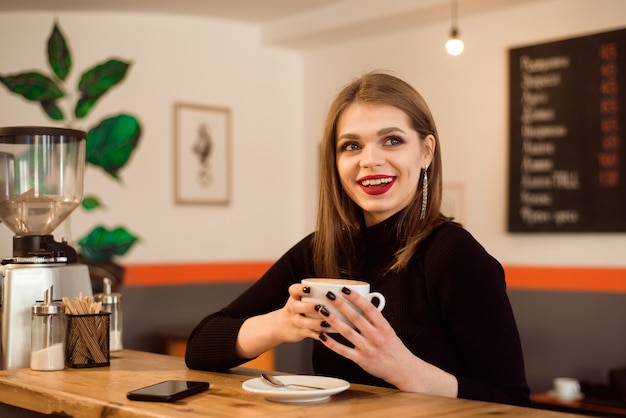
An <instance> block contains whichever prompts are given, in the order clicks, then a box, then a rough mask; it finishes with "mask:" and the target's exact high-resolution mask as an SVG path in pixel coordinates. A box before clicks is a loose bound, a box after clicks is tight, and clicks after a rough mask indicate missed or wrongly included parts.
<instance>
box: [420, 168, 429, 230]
mask: <svg viewBox="0 0 626 418" xmlns="http://www.w3.org/2000/svg"><path fill="white" fill-rule="evenodd" d="M427 203H428V165H426V167H425V168H424V177H423V179H422V214H421V215H420V219H424V218H425V217H426V204H427Z"/></svg>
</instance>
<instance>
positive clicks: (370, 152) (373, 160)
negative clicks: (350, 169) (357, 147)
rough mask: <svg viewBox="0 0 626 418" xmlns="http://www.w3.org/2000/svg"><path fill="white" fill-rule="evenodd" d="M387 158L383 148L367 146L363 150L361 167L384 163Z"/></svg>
mask: <svg viewBox="0 0 626 418" xmlns="http://www.w3.org/2000/svg"><path fill="white" fill-rule="evenodd" d="M384 163H385V158H384V156H383V153H382V151H381V150H379V149H376V147H365V148H363V152H361V167H363V168H371V167H376V166H380V165H383V164H384Z"/></svg>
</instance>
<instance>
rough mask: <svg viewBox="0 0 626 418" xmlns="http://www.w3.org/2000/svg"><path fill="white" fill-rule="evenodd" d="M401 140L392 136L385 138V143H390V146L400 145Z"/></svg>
mask: <svg viewBox="0 0 626 418" xmlns="http://www.w3.org/2000/svg"><path fill="white" fill-rule="evenodd" d="M402 142H403V141H402V139H401V138H398V137H397V136H392V137H389V138H387V139H386V140H385V145H391V146H394V145H400V144H401V143H402Z"/></svg>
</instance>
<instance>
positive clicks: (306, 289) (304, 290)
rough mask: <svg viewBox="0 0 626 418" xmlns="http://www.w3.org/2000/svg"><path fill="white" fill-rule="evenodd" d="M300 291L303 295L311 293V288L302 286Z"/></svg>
mask: <svg viewBox="0 0 626 418" xmlns="http://www.w3.org/2000/svg"><path fill="white" fill-rule="evenodd" d="M302 291H303V292H304V293H311V288H310V287H309V286H304V287H303V288H302Z"/></svg>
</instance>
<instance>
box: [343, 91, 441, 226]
mask: <svg viewBox="0 0 626 418" xmlns="http://www.w3.org/2000/svg"><path fill="white" fill-rule="evenodd" d="M336 147H337V160H336V164H337V171H338V172H339V177H340V179H341V185H342V186H343V189H344V190H345V192H346V193H347V194H348V196H349V197H350V199H352V200H353V201H354V203H356V204H357V205H358V206H359V207H360V208H361V209H363V213H364V216H365V223H366V225H367V226H370V225H374V224H377V223H379V222H381V221H383V220H385V219H387V218H389V217H390V216H391V215H393V214H395V213H397V212H398V211H400V210H401V209H404V208H405V207H407V206H408V205H409V203H410V202H411V200H412V199H413V198H414V197H415V193H416V192H417V186H418V184H419V181H420V169H422V168H424V167H426V166H427V165H428V164H430V161H431V159H432V155H433V152H434V147H435V139H434V137H433V136H432V135H428V136H427V137H426V139H425V140H424V141H422V140H420V138H419V135H418V133H417V132H416V131H415V130H413V128H411V123H410V120H409V117H408V116H407V114H406V113H404V112H403V111H402V110H400V109H398V108H397V107H394V106H389V105H382V104H371V103H362V102H354V103H352V104H350V105H349V106H348V107H347V108H346V109H344V111H343V113H342V114H341V116H340V117H339V120H338V121H337V138H336Z"/></svg>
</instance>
